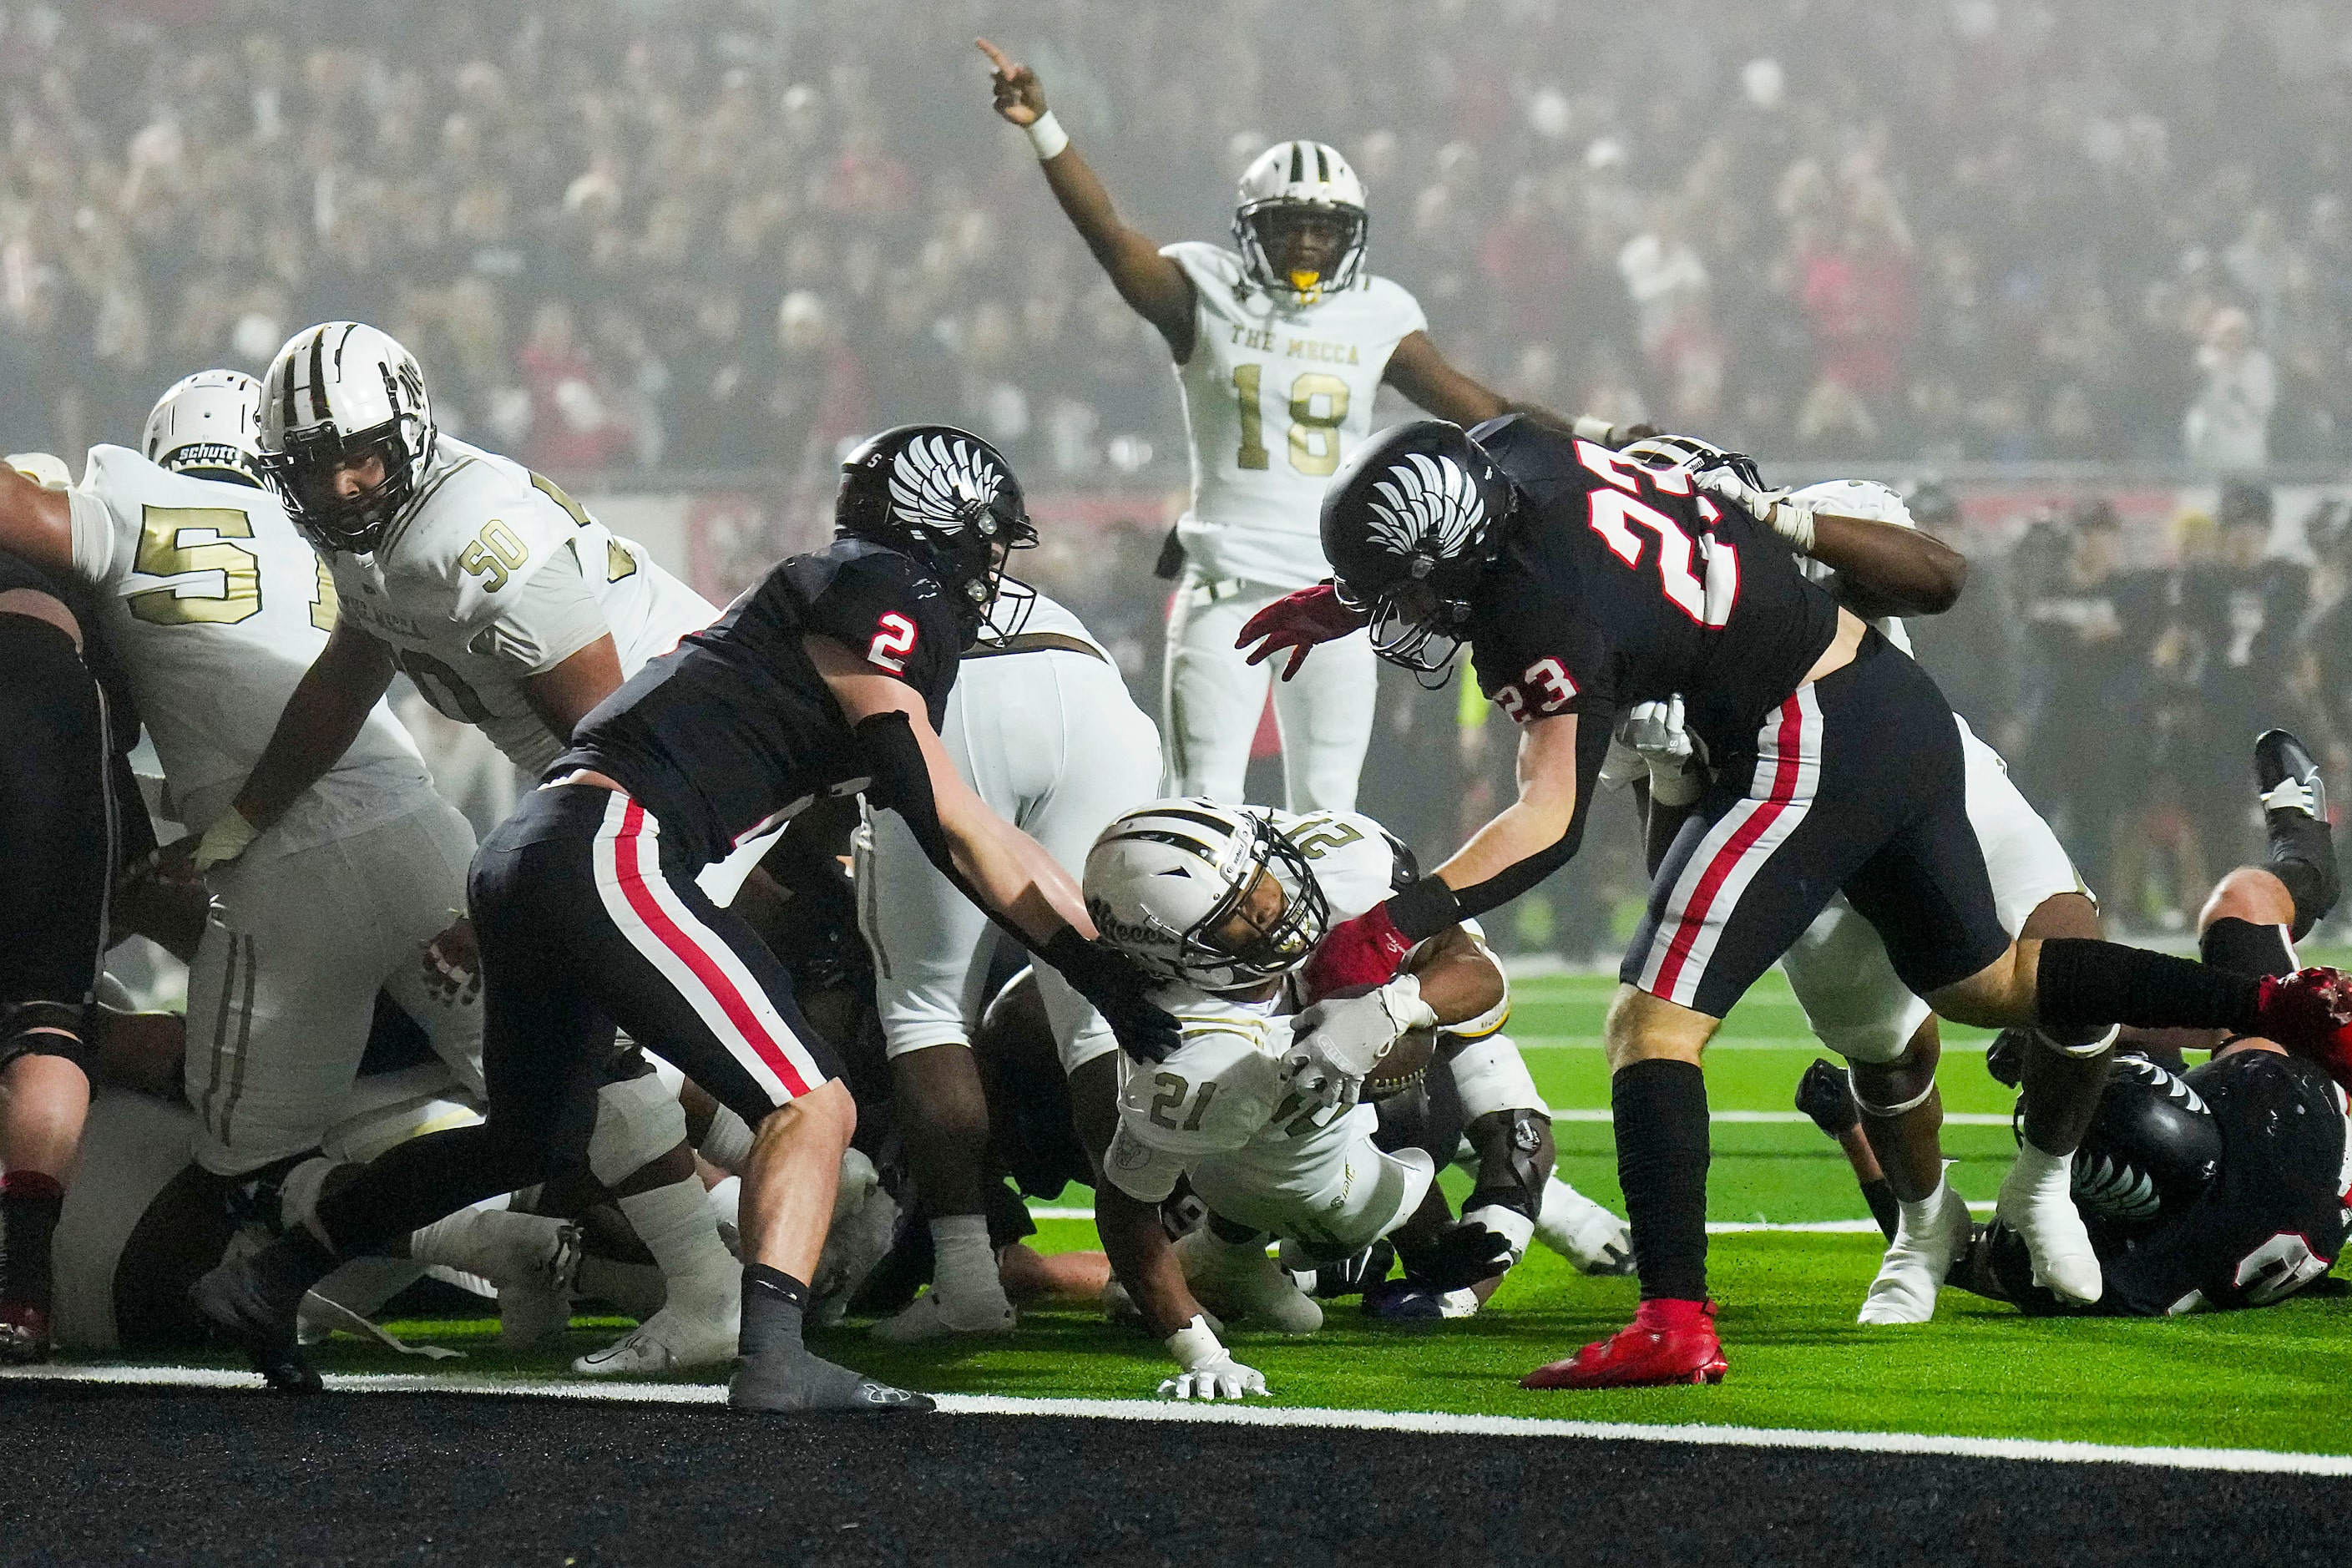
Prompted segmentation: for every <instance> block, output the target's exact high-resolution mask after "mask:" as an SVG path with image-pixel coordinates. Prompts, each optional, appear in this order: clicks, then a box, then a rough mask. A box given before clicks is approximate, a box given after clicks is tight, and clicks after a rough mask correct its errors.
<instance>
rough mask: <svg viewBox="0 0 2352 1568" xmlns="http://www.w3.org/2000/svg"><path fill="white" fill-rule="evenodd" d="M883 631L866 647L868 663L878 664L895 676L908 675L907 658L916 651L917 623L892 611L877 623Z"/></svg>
mask: <svg viewBox="0 0 2352 1568" xmlns="http://www.w3.org/2000/svg"><path fill="white" fill-rule="evenodd" d="M875 624H876V625H877V626H880V627H881V628H882V629H881V630H880V631H877V632H876V633H875V634H874V640H873V642H871V643H869V644H868V645H866V663H868V664H878V665H880V666H881V667H882V668H885V669H887V670H888V671H889V672H890V673H891V674H893V675H904V674H906V673H907V656H908V654H910V653H912V652H914V651H915V623H914V622H912V621H910V620H908V618H907V617H906V616H902V615H900V614H899V613H898V611H896V610H892V611H890V612H889V613H887V615H885V616H883V617H882V618H881V619H880V620H879V621H877V622H876V623H875Z"/></svg>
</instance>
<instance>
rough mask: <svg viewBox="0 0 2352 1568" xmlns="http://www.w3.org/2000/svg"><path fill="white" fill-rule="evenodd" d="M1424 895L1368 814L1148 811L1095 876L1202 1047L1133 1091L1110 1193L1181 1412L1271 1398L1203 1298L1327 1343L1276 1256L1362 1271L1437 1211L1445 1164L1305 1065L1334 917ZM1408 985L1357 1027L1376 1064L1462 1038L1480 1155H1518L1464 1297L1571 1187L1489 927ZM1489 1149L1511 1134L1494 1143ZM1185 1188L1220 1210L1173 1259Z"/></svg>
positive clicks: (1495, 1188)
mask: <svg viewBox="0 0 2352 1568" xmlns="http://www.w3.org/2000/svg"><path fill="white" fill-rule="evenodd" d="M1407 875H1409V866H1408V864H1407V862H1406V859H1405V858H1404V857H1403V855H1402V851H1401V849H1400V847H1398V846H1397V845H1396V844H1395V842H1394V840H1392V839H1391V838H1390V837H1388V835H1387V834H1386V833H1385V832H1383V831H1382V830H1381V827H1380V826H1379V825H1378V824H1377V823H1374V822H1373V821H1371V820H1370V818H1369V817H1365V816H1359V815H1356V814H1354V813H1340V812H1318V813H1311V814H1308V815H1307V816H1298V817H1280V818H1277V817H1276V816H1274V815H1273V814H1271V813H1267V812H1265V811H1262V810H1255V809H1251V808H1247V807H1239V808H1237V807H1232V806H1225V805H1217V804H1215V803H1213V802H1210V801H1203V800H1189V799H1188V800H1165V801H1155V802H1153V803H1151V804H1150V805H1144V806H1139V807H1138V808H1137V809H1135V810H1133V811H1130V812H1129V813H1127V814H1126V815H1125V816H1121V817H1120V818H1119V819H1118V821H1116V822H1114V823H1112V824H1111V825H1110V826H1108V828H1106V829H1105V830H1104V831H1103V835H1102V837H1101V838H1099V839H1098V840H1097V842H1096V844H1095V847H1094V848H1093V850H1092V851H1091V852H1090V853H1089V854H1088V855H1087V871H1086V892H1087V907H1088V909H1090V910H1093V911H1095V915H1096V921H1097V925H1099V926H1100V927H1101V929H1102V931H1103V935H1104V939H1105V940H1106V941H1107V942H1110V943H1112V944H1113V945H1114V946H1116V947H1118V949H1119V950H1120V951H1122V952H1125V953H1127V954H1128V955H1129V957H1130V958H1131V959H1133V960H1134V961H1135V963H1137V964H1138V965H1139V967H1141V968H1142V969H1143V970H1145V971H1146V972H1147V973H1150V974H1151V975H1153V976H1154V977H1155V978H1156V979H1157V980H1158V981H1160V991H1159V992H1158V993H1157V994H1158V996H1159V998H1160V1001H1161V1003H1162V1004H1163V1005H1166V1006H1167V1007H1168V1008H1169V1009H1170V1010H1171V1011H1172V1012H1173V1013H1174V1014H1175V1015H1176V1016H1177V1018H1178V1020H1179V1022H1180V1023H1181V1025H1182V1026H1183V1031H1184V1034H1183V1045H1182V1047H1181V1048H1180V1049H1178V1050H1177V1051H1176V1052H1175V1053H1174V1054H1173V1055H1172V1056H1170V1057H1168V1058H1166V1059H1165V1060H1163V1061H1161V1062H1160V1063H1158V1064H1157V1065H1154V1066H1150V1067H1138V1068H1134V1069H1133V1070H1131V1071H1129V1072H1128V1073H1127V1074H1126V1075H1125V1081H1124V1082H1123V1083H1122V1085H1121V1086H1120V1089H1119V1093H1118V1121H1117V1124H1116V1129H1115V1131H1113V1133H1112V1135H1111V1139H1110V1143H1109V1147H1108V1150H1107V1151H1106V1152H1104V1153H1103V1155H1102V1176H1103V1179H1102V1180H1101V1181H1099V1182H1097V1184H1096V1189H1095V1220H1096V1225H1097V1228H1098V1229H1099V1230H1100V1232H1101V1235H1102V1240H1103V1248H1104V1250H1105V1251H1106V1252H1107V1253H1108V1254H1109V1256H1110V1260H1111V1266H1112V1268H1114V1269H1115V1270H1116V1272H1117V1274H1118V1279H1119V1282H1120V1285H1121V1286H1122V1287H1123V1289H1125V1291H1126V1294H1127V1296H1128V1297H1129V1300H1132V1301H1133V1303H1134V1304H1135V1306H1136V1308H1137V1310H1139V1312H1140V1313H1141V1315H1142V1318H1143V1321H1144V1324H1145V1326H1146V1328H1147V1329H1149V1330H1150V1332H1151V1333H1153V1334H1154V1335H1156V1336H1159V1337H1160V1338H1161V1339H1163V1340H1164V1341H1165V1342H1166V1344H1167V1346H1168V1352H1169V1354H1170V1355H1171V1356H1172V1357H1173V1358H1174V1359H1175V1361H1176V1363H1177V1367H1178V1371H1177V1373H1176V1375H1175V1376H1173V1377H1171V1378H1168V1379H1166V1380H1165V1381H1163V1382H1162V1383H1161V1384H1160V1394H1161V1395H1162V1396H1163V1397H1172V1398H1177V1399H1190V1398H1203V1399H1217V1398H1225V1399H1237V1398H1241V1397H1243V1396H1244V1394H1264V1393H1265V1392H1266V1387H1265V1379H1264V1378H1263V1377H1262V1376H1261V1375H1260V1374H1259V1373H1257V1372H1256V1371H1255V1369H1253V1368H1251V1367H1247V1366H1244V1365H1242V1364H1241V1363H1238V1362H1235V1361H1234V1359H1233V1356H1232V1353H1231V1352H1229V1351H1227V1350H1226V1349H1225V1348H1224V1346H1223V1343H1222V1342H1220V1341H1219V1340H1218V1339H1217V1336H1216V1333H1215V1331H1213V1329H1211V1328H1210V1326H1209V1324H1208V1321H1207V1320H1206V1318H1205V1317H1204V1316H1203V1315H1202V1312H1201V1308H1200V1303H1199V1301H1198V1300H1196V1298H1195V1296H1194V1294H1193V1287H1194V1286H1196V1285H1197V1286H1200V1287H1202V1289H1204V1290H1205V1291H1208V1292H1210V1293H1213V1295H1215V1296H1216V1297H1218V1298H1219V1299H1221V1300H1223V1302H1226V1303H1230V1304H1231V1305H1232V1306H1234V1307H1235V1308H1238V1309H1239V1310H1242V1311H1244V1312H1245V1313H1247V1314H1248V1315H1249V1316H1250V1317H1251V1318H1252V1319H1253V1320H1254V1321H1265V1322H1266V1323H1268V1324H1270V1325H1271V1326H1273V1327H1274V1328H1276V1329H1277V1330H1279V1331H1282V1332H1284V1333H1289V1334H1307V1333H1312V1332H1314V1331H1316V1330H1317V1329H1318V1328H1319V1327H1320V1326H1321V1325H1322V1321H1323V1313H1322V1309H1321V1308H1319V1307H1318V1306H1317V1305H1316V1304H1315V1302H1314V1301H1313V1300H1310V1299H1309V1298H1308V1297H1307V1295H1306V1294H1305V1293H1304V1292H1302V1291H1301V1290H1300V1289H1298V1287H1297V1284H1296V1283H1295V1282H1294V1281H1293V1280H1292V1279H1291V1278H1290V1277H1289V1275H1288V1274H1287V1273H1286V1271H1285V1270H1284V1269H1283V1268H1278V1267H1276V1264H1275V1263H1274V1262H1273V1261H1272V1260H1271V1259H1269V1258H1268V1257H1267V1256H1266V1251H1265V1247H1266V1242H1267V1238H1268V1237H1275V1238H1277V1239H1279V1240H1280V1241H1281V1242H1282V1244H1283V1254H1284V1258H1285V1260H1286V1262H1288V1263H1289V1264H1291V1265H1292V1266H1294V1267H1296V1268H1301V1269H1305V1268H1318V1267H1328V1266H1331V1265H1336V1264H1340V1263H1342V1262H1344V1261H1346V1260H1349V1259H1351V1258H1355V1257H1356V1256H1357V1255H1359V1254H1360V1253H1362V1252H1363V1251H1364V1249H1365V1248H1367V1247H1370V1245H1371V1244H1372V1243H1374V1242H1376V1241H1378V1240H1379V1239H1381V1237H1384V1236H1387V1235H1389V1234H1390V1233H1391V1232H1393V1231H1395V1230H1396V1229H1397V1228H1398V1227H1399V1226H1403V1225H1404V1224H1406V1223H1407V1222H1408V1221H1409V1220H1411V1219H1412V1218H1413V1216H1414V1215H1415V1213H1416V1211H1417V1210H1419V1209H1420V1207H1421V1205H1422V1200H1423V1197H1424V1196H1425V1195H1426V1194H1427V1193H1428V1191H1429V1188H1430V1184H1431V1182H1432V1180H1433V1176H1434V1174H1435V1162H1434V1161H1433V1158H1432V1156H1431V1154H1430V1153H1429V1152H1428V1151H1426V1150H1423V1149H1421V1148H1417V1147H1410V1146H1408V1147H1404V1148H1401V1149H1399V1150H1398V1151H1397V1152H1388V1151H1387V1150H1385V1149H1383V1148H1382V1147H1381V1144H1380V1142H1378V1141H1377V1139H1376V1133H1377V1131H1378V1127H1379V1121H1380V1118H1379V1115H1378V1113H1377V1112H1376V1111H1375V1110H1374V1109H1373V1108H1372V1107H1371V1106H1370V1105H1369V1104H1363V1103H1360V1102H1359V1101H1358V1099H1357V1089H1358V1088H1359V1087H1360V1074H1359V1075H1358V1082H1355V1083H1349V1082H1344V1081H1342V1080H1340V1079H1337V1078H1334V1077H1332V1076H1330V1075H1329V1074H1328V1073H1326V1072H1324V1071H1322V1070H1321V1068H1320V1067H1319V1065H1318V1063H1317V1062H1315V1061H1312V1060H1307V1059H1302V1058H1300V1057H1299V1056H1298V1054H1297V1053H1296V1052H1294V1051H1293V1050H1292V1049H1291V1048H1290V1047H1291V1030H1292V1027H1293V1016H1294V1015H1297V1016H1298V1017H1299V1018H1300V1020H1301V1021H1302V1022H1304V1021H1305V1020H1306V1019H1307V1018H1309V1017H1311V1016H1312V1015H1313V1013H1314V1009H1313V1007H1312V1006H1311V1005H1308V1004H1310V1003H1311V1001H1312V993H1310V992H1309V991H1308V990H1307V988H1306V984H1305V982H1304V979H1303V975H1304V973H1305V966H1306V965H1307V963H1308V959H1309V956H1310V954H1311V953H1312V952H1314V950H1315V947H1316V944H1317V942H1318V941H1319V940H1320V939H1321V937H1322V935H1323V933H1324V931H1325V930H1326V929H1327V926H1328V921H1329V919H1330V917H1331V914H1332V913H1333V911H1335V910H1337V911H1340V912H1343V913H1345V912H1349V911H1353V910H1360V909H1364V908H1369V907H1370V906H1371V905H1372V904H1373V903H1374V902H1375V901H1376V900H1379V899H1381V897H1382V896H1384V895H1385V894H1387V893H1388V892H1389V891H1390V890H1391V889H1392V888H1394V887H1395V886H1396V885H1397V884H1398V882H1399V880H1400V879H1402V878H1403V877H1405V876H1407ZM1406 965H1407V968H1408V970H1409V973H1403V974H1401V975H1399V976H1397V977H1396V978H1394V979H1392V980H1391V981H1390V982H1389V984H1386V985H1384V986H1383V987H1381V989H1380V990H1379V991H1377V992H1375V993H1373V994H1372V996H1371V1004H1370V1007H1369V1008H1368V1009H1364V1010H1361V1011H1359V1012H1356V1013H1352V1014H1350V1015H1349V1016H1348V1018H1347V1019H1346V1020H1345V1021H1344V1022H1343V1024H1342V1025H1341V1026H1342V1027H1353V1028H1357V1029H1360V1033H1361V1038H1362V1041H1363V1043H1364V1045H1365V1047H1366V1049H1367V1053H1368V1054H1369V1055H1370V1056H1372V1057H1374V1058H1377V1057H1378V1056H1379V1055H1381V1054H1382V1053H1384V1052H1385V1051H1386V1050H1387V1049H1388V1048H1389V1047H1391V1046H1392V1045H1393V1044H1394V1043H1395V1042H1396V1041H1397V1040H1398V1038H1399V1037H1401V1036H1402V1035H1403V1034H1405V1033H1407V1032H1408V1031H1410V1030H1414V1029H1431V1028H1443V1029H1444V1040H1445V1046H1444V1051H1443V1053H1442V1054H1443V1060H1444V1068H1445V1070H1447V1071H1448V1072H1450V1073H1451V1075H1452V1077H1453V1079H1454V1086H1455V1089H1456V1090H1457V1092H1458V1096H1459V1099H1460V1101H1461V1107H1462V1110H1463V1112H1464V1114H1465V1117H1466V1118H1467V1120H1468V1122H1469V1125H1470V1128H1471V1130H1472V1133H1473V1137H1474V1141H1475V1142H1479V1143H1480V1144H1482V1145H1483V1146H1486V1147H1490V1148H1492V1149H1493V1150H1494V1151H1495V1152H1496V1155H1497V1156H1498V1157H1497V1158H1495V1159H1491V1160H1488V1161H1486V1162H1485V1163H1483V1164H1482V1168H1481V1170H1480V1172H1479V1175H1478V1184H1477V1188H1476V1190H1475V1192H1474V1193H1473V1194H1471V1196H1470V1198H1469V1199H1468V1201H1467V1202H1465V1205H1464V1208H1463V1217H1462V1221H1461V1223H1460V1224H1459V1225H1458V1226H1454V1227H1452V1228H1451V1232H1450V1234H1448V1235H1447V1236H1445V1237H1443V1238H1440V1239H1438V1240H1437V1241H1435V1242H1434V1243H1433V1247H1432V1252H1433V1255H1443V1256H1444V1257H1445V1258H1447V1260H1448V1262H1449V1263H1451V1264H1452V1265H1454V1267H1456V1268H1461V1269H1462V1270H1463V1272H1462V1273H1461V1275H1460V1277H1459V1278H1458V1279H1451V1280H1447V1281H1444V1282H1443V1283H1444V1285H1445V1286H1446V1288H1448V1289H1451V1288H1452V1286H1453V1285H1454V1284H1462V1285H1467V1284H1470V1283H1473V1282H1475V1281H1479V1280H1484V1279H1488V1278H1490V1277H1492V1276H1494V1275H1497V1274H1500V1273H1501V1272H1503V1270H1504V1269H1506V1268H1509V1267H1510V1266H1511V1265H1512V1264H1514V1263H1516V1262H1517V1259H1518V1258H1520V1257H1521V1256H1522V1255H1523V1254H1524V1253H1525V1251H1526V1248H1527V1245H1528V1240H1529V1238H1530V1237H1532V1236H1533V1234H1534V1232H1535V1227H1536V1224H1537V1215H1538V1212H1539V1210H1540V1208H1541V1206H1542V1204H1543V1200H1544V1194H1545V1190H1546V1186H1547V1183H1548V1179H1549V1175H1550V1172H1551V1164H1552V1158H1551V1118H1550V1113H1549V1110H1546V1109H1545V1107H1544V1105H1543V1101H1542V1099H1541V1098H1540V1096H1538V1094H1537V1092H1536V1088H1535V1083H1534V1080H1533V1079H1531V1078H1530V1077H1529V1076H1528V1070H1527V1067H1526V1064H1525V1063H1524V1062H1523V1061H1522V1060H1521V1059H1520V1057H1519V1054H1518V1051H1517V1047H1515V1046H1513V1045H1512V1043H1511V1042H1510V1040H1509V1039H1508V1037H1505V1036H1503V1035H1502V1034H1501V1033H1500V1032H1499V1031H1500V1029H1501V1025H1502V1020H1503V1018H1504V1016H1506V1014H1507V1011H1508V1007H1509V997H1508V992H1507V987H1506V985H1505V983H1504V979H1503V973H1502V967H1501V965H1500V964H1498V963H1496V962H1495V959H1494V957H1493V955H1492V954H1491V953H1489V952H1487V951H1486V946H1485V944H1484V943H1483V942H1481V941H1480V940H1479V938H1478V935H1477V932H1476V931H1475V928H1473V927H1455V928H1454V929H1452V930H1450V931H1442V932H1439V933H1436V934H1435V935H1433V937H1432V938H1431V940H1429V941H1428V942H1425V943H1423V944H1420V945H1419V946H1418V947H1417V948H1416V949H1415V951H1414V952H1413V953H1412V954H1411V955H1410V956H1409V957H1408V959H1407V960H1406ZM1302 1006H1305V1007H1306V1008H1307V1011H1306V1012H1305V1013H1303V1014H1302V1013H1301V1012H1300V1009H1301V1007H1302ZM1368 1015H1377V1016H1376V1017H1375V1016H1368ZM1432 1070H1434V1068H1433V1069H1432ZM1487 1129H1493V1130H1496V1131H1499V1132H1500V1133H1501V1134H1502V1136H1500V1137H1499V1138H1496V1139H1487V1138H1484V1137H1480V1136H1479V1134H1480V1133H1481V1132H1483V1131H1486V1130H1487ZM1522 1129H1524V1131H1525V1136H1524V1137H1521V1136H1520V1135H1519V1134H1520V1132H1521V1131H1522ZM1446 1154H1447V1157H1448V1158H1449V1159H1450V1158H1451V1157H1452V1154H1453V1150H1452V1149H1451V1148H1448V1149H1447V1151H1446ZM1180 1176H1181V1177H1183V1178H1184V1179H1185V1180H1187V1181H1189V1182H1190V1184H1191V1185H1192V1191H1193V1192H1194V1194H1197V1196H1198V1197H1199V1198H1200V1200H1201V1202H1202V1204H1203V1205H1205V1206H1206V1209H1207V1211H1208V1213H1207V1218H1206V1220H1205V1222H1204V1223H1203V1224H1202V1225H1201V1226H1199V1227H1197V1228H1196V1229H1194V1230H1192V1232H1191V1233H1190V1234H1188V1235H1186V1236H1185V1237H1183V1238H1182V1239H1181V1241H1179V1242H1177V1243H1175V1244H1174V1245H1173V1246H1172V1247H1171V1245H1170V1243H1169V1241H1168V1238H1167V1234H1166V1232H1165V1230H1164V1229H1163V1228H1162V1226H1161V1223H1160V1205H1161V1203H1162V1202H1163V1201H1164V1200H1166V1199H1167V1197H1168V1196H1169V1194H1171V1192H1173V1191H1174V1190H1175V1185H1176V1182H1177V1179H1178V1178H1179V1177H1180Z"/></svg>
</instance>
